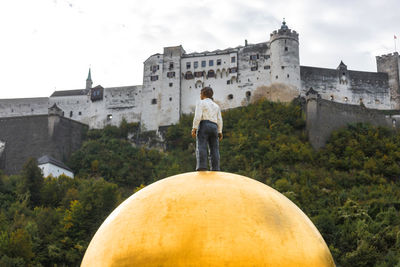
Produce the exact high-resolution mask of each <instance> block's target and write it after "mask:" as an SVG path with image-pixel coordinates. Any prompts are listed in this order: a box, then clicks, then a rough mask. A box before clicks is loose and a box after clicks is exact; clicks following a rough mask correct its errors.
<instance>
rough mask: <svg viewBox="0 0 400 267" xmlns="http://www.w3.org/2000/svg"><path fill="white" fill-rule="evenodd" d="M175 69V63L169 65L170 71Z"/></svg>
mask: <svg viewBox="0 0 400 267" xmlns="http://www.w3.org/2000/svg"><path fill="white" fill-rule="evenodd" d="M173 68H174V62H170V63H169V69H170V70H172V69H173Z"/></svg>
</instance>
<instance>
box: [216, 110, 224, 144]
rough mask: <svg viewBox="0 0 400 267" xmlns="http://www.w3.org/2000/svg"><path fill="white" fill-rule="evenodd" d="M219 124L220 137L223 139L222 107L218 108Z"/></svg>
mask: <svg viewBox="0 0 400 267" xmlns="http://www.w3.org/2000/svg"><path fill="white" fill-rule="evenodd" d="M217 126H218V137H219V140H220V141H221V140H222V137H223V135H222V126H223V122H222V115H221V109H219V110H218V117H217Z"/></svg>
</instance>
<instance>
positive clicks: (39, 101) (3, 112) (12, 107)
mask: <svg viewBox="0 0 400 267" xmlns="http://www.w3.org/2000/svg"><path fill="white" fill-rule="evenodd" d="M48 105H49V98H48V97H38V98H15V99H0V117H18V116H29V115H42V114H47V108H48Z"/></svg>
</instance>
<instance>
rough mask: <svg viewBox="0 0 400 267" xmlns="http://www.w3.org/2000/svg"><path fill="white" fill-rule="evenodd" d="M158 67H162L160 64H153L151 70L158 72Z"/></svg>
mask: <svg viewBox="0 0 400 267" xmlns="http://www.w3.org/2000/svg"><path fill="white" fill-rule="evenodd" d="M158 69H160V66H158V65H153V66H151V67H150V70H151V71H152V72H156V71H157V70H158Z"/></svg>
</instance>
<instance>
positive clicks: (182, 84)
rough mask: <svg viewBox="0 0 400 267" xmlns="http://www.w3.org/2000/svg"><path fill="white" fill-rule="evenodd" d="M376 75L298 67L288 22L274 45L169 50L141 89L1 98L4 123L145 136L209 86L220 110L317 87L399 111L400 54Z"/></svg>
mask: <svg viewBox="0 0 400 267" xmlns="http://www.w3.org/2000/svg"><path fill="white" fill-rule="evenodd" d="M376 60H377V71H378V72H364V71H353V70H348V69H347V66H346V65H345V64H344V63H343V62H340V64H339V66H338V67H337V68H336V69H326V68H318V67H308V66H300V60H299V36H298V33H297V32H296V31H293V30H291V29H289V28H288V26H287V25H286V23H285V22H283V23H282V25H281V27H280V29H278V30H276V31H274V32H272V33H271V34H270V39H269V41H266V42H262V43H257V44H248V43H247V41H246V42H245V45H244V46H238V47H235V48H227V49H224V50H216V51H212V52H208V51H206V52H201V53H189V54H187V53H186V52H185V50H184V49H183V47H182V46H174V47H165V48H164V51H163V53H162V54H154V55H152V56H150V57H149V58H148V59H147V60H146V61H145V62H144V71H143V85H136V86H125V87H110V88H103V87H102V86H100V85H98V86H96V87H92V84H93V82H92V79H91V73H90V70H89V75H88V78H87V81H86V86H85V88H84V89H79V90H65V91H55V92H54V93H53V94H52V95H51V96H50V97H43V98H26V99H3V100H0V117H3V118H4V117H19V116H32V115H44V114H48V112H49V108H50V107H53V109H54V108H57V107H58V109H60V110H61V111H60V114H61V115H63V116H64V117H65V118H69V119H72V120H75V121H78V122H81V123H84V124H86V125H88V126H89V127H90V128H102V127H104V126H105V125H109V124H111V125H119V123H120V122H121V120H122V119H123V118H125V119H126V120H127V121H128V122H139V123H140V125H141V127H142V131H143V130H144V131H147V130H156V131H157V130H158V129H159V128H160V127H163V126H168V125H172V124H175V123H177V122H178V121H179V118H180V116H181V114H188V113H192V112H194V109H195V105H196V102H197V101H198V99H199V94H200V89H201V88H203V87H204V86H211V87H212V88H213V89H214V92H215V95H214V99H215V101H216V102H217V103H218V104H219V105H220V106H221V108H222V109H229V108H235V107H239V106H244V105H247V104H248V103H249V102H250V101H251V100H252V99H253V98H255V97H257V95H262V96H264V97H266V98H268V99H270V100H273V101H278V100H279V101H282V102H287V101H291V100H292V99H294V98H296V97H298V96H305V95H306V93H307V92H308V91H309V90H310V88H313V90H314V92H317V93H318V97H319V98H321V99H325V100H329V101H333V102H337V103H342V104H352V105H361V106H364V107H367V108H369V109H379V110H389V109H399V107H400V90H399V73H400V72H399V70H400V57H399V54H398V53H393V54H388V55H384V56H378V57H376Z"/></svg>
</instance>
